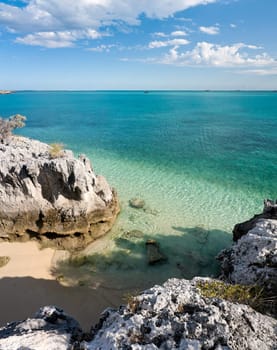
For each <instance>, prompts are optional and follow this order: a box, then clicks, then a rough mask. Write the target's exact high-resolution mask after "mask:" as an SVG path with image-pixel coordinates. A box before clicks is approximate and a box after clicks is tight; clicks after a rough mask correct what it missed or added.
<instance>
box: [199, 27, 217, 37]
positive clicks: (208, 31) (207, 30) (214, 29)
mask: <svg viewBox="0 0 277 350" xmlns="http://www.w3.org/2000/svg"><path fill="white" fill-rule="evenodd" d="M199 30H200V32H202V33H205V34H209V35H216V34H219V27H218V26H210V27H204V26H201V27H199Z"/></svg>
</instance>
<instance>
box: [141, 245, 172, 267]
mask: <svg viewBox="0 0 277 350" xmlns="http://www.w3.org/2000/svg"><path fill="white" fill-rule="evenodd" d="M145 245H146V252H147V259H148V264H149V265H154V264H157V263H161V262H164V261H166V260H167V258H166V256H165V255H164V254H162V253H161V251H160V246H159V243H158V242H156V241H155V240H154V239H148V240H147V241H146V242H145Z"/></svg>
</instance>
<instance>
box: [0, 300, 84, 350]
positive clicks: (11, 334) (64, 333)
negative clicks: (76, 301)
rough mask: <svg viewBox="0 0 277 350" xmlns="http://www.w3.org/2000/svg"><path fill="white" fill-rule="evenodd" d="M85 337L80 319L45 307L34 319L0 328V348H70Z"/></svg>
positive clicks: (43, 349)
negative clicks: (78, 320)
mask: <svg viewBox="0 0 277 350" xmlns="http://www.w3.org/2000/svg"><path fill="white" fill-rule="evenodd" d="M81 337H82V331H81V328H80V326H79V324H78V322H77V321H75V320H74V319H73V318H72V317H70V316H68V315H67V314H65V313H64V312H63V310H61V309H58V308H56V307H54V306H45V307H43V308H41V309H40V310H39V312H38V313H37V314H36V316H35V317H33V318H28V319H27V320H25V321H22V322H13V323H10V324H8V325H7V326H6V327H4V328H0V350H34V349H35V350H45V349H47V350H69V349H70V348H71V349H73V344H74V343H75V342H78V341H79V340H80V339H81Z"/></svg>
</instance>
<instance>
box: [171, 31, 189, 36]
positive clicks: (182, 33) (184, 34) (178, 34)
mask: <svg viewBox="0 0 277 350" xmlns="http://www.w3.org/2000/svg"><path fill="white" fill-rule="evenodd" d="M171 35H172V36H187V33H186V32H185V31H184V30H175V32H172V33H171Z"/></svg>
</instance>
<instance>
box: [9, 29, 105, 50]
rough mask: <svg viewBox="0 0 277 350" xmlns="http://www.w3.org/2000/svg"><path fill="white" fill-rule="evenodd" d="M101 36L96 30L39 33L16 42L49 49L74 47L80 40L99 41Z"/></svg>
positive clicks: (18, 39)
mask: <svg viewBox="0 0 277 350" xmlns="http://www.w3.org/2000/svg"><path fill="white" fill-rule="evenodd" d="M100 36H101V35H100V34H99V33H98V32H97V31H96V30H94V29H87V30H73V31H59V32H37V33H34V34H28V35H26V36H24V37H22V38H17V39H16V42H17V43H20V44H25V45H32V46H43V47H47V48H62V47H72V46H73V45H74V42H76V41H77V40H80V39H97V38H99V37H100Z"/></svg>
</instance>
